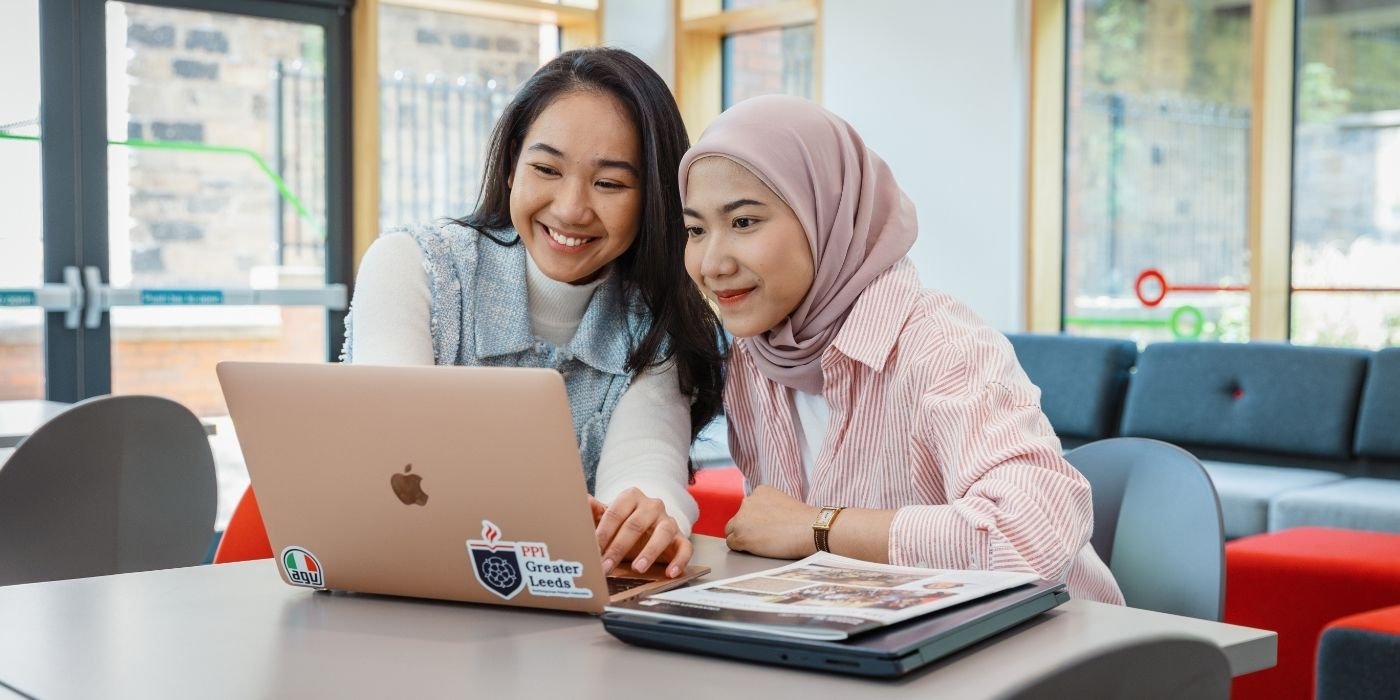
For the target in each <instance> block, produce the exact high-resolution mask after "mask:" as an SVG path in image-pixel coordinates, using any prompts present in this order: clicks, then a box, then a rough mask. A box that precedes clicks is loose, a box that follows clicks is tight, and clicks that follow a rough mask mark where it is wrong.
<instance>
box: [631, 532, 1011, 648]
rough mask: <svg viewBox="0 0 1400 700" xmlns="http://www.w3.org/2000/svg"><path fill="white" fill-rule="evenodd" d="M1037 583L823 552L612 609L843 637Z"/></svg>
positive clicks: (822, 637)
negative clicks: (907, 565)
mask: <svg viewBox="0 0 1400 700" xmlns="http://www.w3.org/2000/svg"><path fill="white" fill-rule="evenodd" d="M1038 580H1039V577H1038V576H1036V575H1035V574H1024V573H1012V572H1005V571H962V570H953V569H916V568H912V567H904V566H890V565H887V564H873V563H871V562H865V561H859V560H857V559H848V558H846V557H841V556H837V555H835V554H828V553H825V552H818V553H817V554H813V555H812V556H810V557H807V558H806V559H803V560H801V561H797V562H793V563H792V564H788V565H786V566H780V567H778V568H776V569H768V570H765V571H760V572H757V573H752V574H745V575H743V576H737V577H734V578H729V579H725V580H723V581H716V582H713V583H705V584H701V585H699V586H694V587H691V588H680V589H677V590H673V591H667V592H665V593H658V594H656V595H651V596H645V597H643V598H640V599H633V600H629V601H626V602H624V603H619V604H616V605H610V606H608V608H607V610H608V611H609V612H614V613H619V614H622V615H629V616H640V617H650V618H659V619H663V620H667V621H670V622H676V623H680V624H688V625H697V626H701V627H723V628H728V629H740V630H749V631H753V632H761V633H765V634H773V635H779V636H785V637H796V638H799V639H820V640H841V639H846V638H847V637H849V636H851V635H853V634H857V633H860V632H865V631H867V630H871V629H875V628H878V627H884V626H885V625H889V624H892V623H895V622H900V621H903V620H908V619H910V618H914V617H918V616H920V615H925V614H928V613H931V612H934V611H936V610H942V609H944V608H950V607H952V606H954V605H959V604H961V603H966V602H968V601H970V600H975V599H977V598H981V597H982V596H985V595H989V594H992V593H996V592H998V591H1004V590H1007V589H1009V588H1015V587H1016V586H1020V585H1024V584H1027V583H1031V582H1034V581H1038Z"/></svg>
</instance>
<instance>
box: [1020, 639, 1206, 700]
mask: <svg viewBox="0 0 1400 700" xmlns="http://www.w3.org/2000/svg"><path fill="white" fill-rule="evenodd" d="M1000 697H1001V700H1060V699H1061V698H1105V699H1107V698H1124V699H1125V700H1126V699H1128V698H1131V699H1132V700H1176V699H1177V698H1193V700H1227V699H1228V698H1229V697H1230V662H1229V660H1228V659H1226V658H1225V652H1223V651H1221V650H1220V647H1217V646H1215V645H1214V644H1212V643H1210V642H1209V641H1206V640H1204V639H1199V638H1195V637H1178V636H1168V635H1163V636H1158V637H1149V638H1147V639H1139V640H1134V641H1132V642H1128V643H1125V644H1113V645H1110V646H1108V647H1107V648H1100V649H1095V650H1092V651H1090V652H1087V653H1085V654H1084V655H1082V656H1080V657H1079V658H1077V659H1075V660H1074V661H1071V662H1070V663H1068V664H1065V665H1063V666H1061V667H1059V668H1057V669H1055V670H1054V671H1051V672H1050V673H1049V674H1048V675H1046V676H1044V677H1042V678H1036V679H1034V680H1032V681H1030V682H1028V683H1026V684H1025V685H1023V686H1021V687H1020V688H1017V689H1015V690H1013V691H1012V692H1010V693H1007V694H1004V695H1002V696H1000Z"/></svg>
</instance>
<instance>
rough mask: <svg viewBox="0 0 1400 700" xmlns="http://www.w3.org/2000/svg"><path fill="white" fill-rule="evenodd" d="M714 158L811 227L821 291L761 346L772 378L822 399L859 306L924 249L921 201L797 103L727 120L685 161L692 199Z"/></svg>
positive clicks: (750, 103)
mask: <svg viewBox="0 0 1400 700" xmlns="http://www.w3.org/2000/svg"><path fill="white" fill-rule="evenodd" d="M706 156H723V157H725V158H728V159H730V160H732V161H734V162H735V163H737V164H739V165H741V166H743V167H744V168H745V169H747V170H748V171H749V172H751V173H753V174H754V175H755V176H756V177H758V179H760V180H762V181H763V184H765V185H767V186H768V189H770V190H772V191H773V193H774V194H776V195H778V196H779V197H780V198H782V200H783V202H784V203H785V204H787V205H788V207H789V208H791V209H792V211H793V213H795V214H796V215H797V218H798V220H799V221H800V222H802V229H803V231H804V232H805V233H806V234H807V243H808V245H810V246H811V249H812V262H813V264H814V268H815V271H816V278H815V279H814V280H813V281H812V288H811V289H810V290H808V291H807V296H806V297H804V298H803V299H802V302H801V303H799V304H798V305H797V309H795V310H794V311H793V312H792V314H791V315H789V316H788V317H787V318H786V319H784V320H783V321H782V322H781V323H779V324H778V325H777V326H774V327H773V328H772V329H770V330H768V331H767V332H766V333H763V334H761V335H758V336H755V337H754V338H753V341H752V346H751V347H752V348H753V350H754V360H755V361H756V362H757V363H758V369H759V371H760V372H762V373H763V376H765V377H767V378H768V379H770V380H772V381H775V382H777V383H779V384H782V385H784V386H788V387H792V388H794V389H797V390H799V391H803V392H806V393H809V394H820V393H821V390H822V370H821V356H822V352H823V351H825V350H826V348H827V346H828V345H830V344H831V341H832V340H835V338H836V334H837V332H839V331H840V330H841V324H842V323H843V322H844V321H845V320H846V315H847V314H848V313H850V310H851V307H852V306H854V305H855V303H856V298H857V297H859V296H860V293H861V292H863V291H865V288H866V287H867V286H869V285H870V283H871V282H872V281H874V279H875V278H876V277H879V276H880V275H881V274H883V273H884V272H885V271H886V270H888V269H890V268H891V267H893V266H894V264H895V263H897V262H899V260H900V259H902V258H903V257H904V254H905V253H907V252H909V248H910V247H912V246H913V245H914V238H915V236H916V235H918V222H917V221H916V218H915V215H914V203H913V202H911V201H909V198H908V197H907V196H905V194H904V191H903V190H901V189H899V185H898V184H896V183H895V181H894V174H893V173H891V172H890V168H889V166H888V165H886V164H885V161H883V160H881V159H880V157H879V156H877V155H875V153H874V152H873V151H871V150H870V149H869V148H866V146H865V142H864V141H862V140H861V138H860V135H859V134H857V133H856V130H855V129H854V128H852V127H851V125H850V124H847V123H846V122H845V121H844V120H842V119H841V118H840V117H838V116H836V115H835V114H832V113H831V112H828V111H826V110H825V109H823V108H822V107H821V106H819V105H817V104H816V103H813V102H809V101H807V100H804V99H801V98H797V97H786V96H781V95H768V96H764V97H755V98H752V99H748V100H745V101H743V102H740V103H739V104H737V105H735V106H733V107H731V108H729V110H728V111H726V112H725V113H723V114H721V115H719V118H717V119H715V121H714V122H712V123H711V124H710V126H709V128H707V129H705V133H704V134H702V135H701V136H700V140H699V141H698V142H696V144H695V145H694V146H693V147H691V149H690V150H689V151H687V152H686V154H685V157H684V158H683V159H681V166H680V188H681V196H682V197H684V196H685V191H686V176H687V174H688V173H689V172H690V166H691V164H693V163H694V162H695V161H696V160H699V159H700V158H704V157H706Z"/></svg>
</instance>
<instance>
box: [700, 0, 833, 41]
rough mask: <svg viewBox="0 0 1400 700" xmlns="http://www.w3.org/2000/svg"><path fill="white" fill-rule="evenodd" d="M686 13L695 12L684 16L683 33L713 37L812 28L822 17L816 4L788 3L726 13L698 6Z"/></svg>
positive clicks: (805, 0)
mask: <svg viewBox="0 0 1400 700" xmlns="http://www.w3.org/2000/svg"><path fill="white" fill-rule="evenodd" d="M687 4H689V3H687ZM685 9H689V10H691V12H690V14H686V15H683V16H681V29H682V30H684V31H697V32H707V33H711V34H738V33H739V32H756V31H760V30H763V29H781V28H783V27H795V26H798V25H803V24H812V23H814V22H816V21H817V16H818V14H819V13H820V10H819V9H818V7H817V3H816V2H815V0H788V1H787V2H781V3H777V4H774V5H759V6H757V7H747V8H744V9H742V10H729V11H726V12H715V11H711V12H704V11H703V9H696V6H695V5H692V6H691V7H688V8H685Z"/></svg>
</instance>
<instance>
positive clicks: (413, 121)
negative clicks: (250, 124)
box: [272, 63, 511, 264]
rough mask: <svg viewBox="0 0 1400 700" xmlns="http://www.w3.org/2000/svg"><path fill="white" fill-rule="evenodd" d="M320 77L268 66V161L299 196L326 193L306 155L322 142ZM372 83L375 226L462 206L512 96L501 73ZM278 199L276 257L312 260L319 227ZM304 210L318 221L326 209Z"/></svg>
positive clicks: (470, 198) (453, 213)
mask: <svg viewBox="0 0 1400 700" xmlns="http://www.w3.org/2000/svg"><path fill="white" fill-rule="evenodd" d="M321 80H322V78H321V76H319V75H312V74H308V73H303V72H298V71H294V70H287V69H286V68H285V67H284V66H282V65H281V64H280V63H279V64H278V65H277V66H276V68H275V69H274V71H273V88H272V93H273V98H272V107H273V108H272V122H273V125H274V133H275V135H276V141H277V143H276V144H275V145H274V150H273V153H274V154H275V160H276V162H275V163H274V164H273V167H274V168H275V170H276V171H277V173H278V175H280V176H281V177H282V178H283V180H284V181H285V182H286V183H287V188H288V189H289V190H290V191H291V192H293V193H296V194H297V196H299V197H301V199H302V200H303V201H306V202H311V201H316V202H323V201H324V180H323V178H322V177H321V173H320V171H319V167H320V166H319V165H318V164H319V163H323V162H324V160H322V159H320V158H318V157H308V156H311V155H313V154H316V153H320V152H322V151H323V150H324V141H325V131H324V124H323V120H322V119H321V115H322V114H323V111H322V110H323V109H324V106H323V102H322V99H323V98H322V94H323V93H322V86H321ZM379 90H380V100H379V103H380V112H379V120H380V146H379V150H380V172H379V179H380V191H381V193H382V194H381V197H380V207H379V222H380V228H381V229H383V228H387V227H389V226H392V225H395V224H402V223H408V222H415V221H435V220H438V219H441V218H443V217H458V216H462V215H464V214H466V213H467V212H469V211H470V210H471V208H472V206H473V205H475V203H476V201H477V196H478V193H479V190H480V188H481V181H480V180H481V170H482V166H483V164H484V162H485V158H486V150H487V147H488V145H489V143H490V137H491V129H492V127H494V126H495V123H496V120H497V119H498V118H499V117H500V115H501V112H502V111H503V110H504V109H505V106H506V104H507V103H508V102H509V101H510V98H511V93H509V92H507V91H506V89H505V88H504V84H503V81H497V80H496V79H494V78H492V77H490V76H476V77H465V76H464V77H457V78H453V79H447V80H444V79H437V78H431V77H430V78H426V79H414V78H411V77H406V76H404V75H402V74H395V75H392V76H384V77H382V78H381V80H380V84H379ZM356 157H363V154H356ZM303 193H305V195H303ZM318 194H319V195H322V196H320V197H318V196H317V195H318ZM277 201H278V215H277V222H278V226H277V249H278V251H279V253H278V262H279V263H280V264H296V263H297V262H298V261H303V260H319V259H320V258H319V255H320V251H321V250H322V248H323V243H322V241H321V238H320V235H321V234H320V232H319V230H318V229H317V228H316V226H315V225H314V224H313V223H312V222H309V221H307V220H306V217H303V216H301V215H300V213H299V212H297V211H296V210H295V209H296V207H295V205H293V204H292V203H290V202H289V201H288V200H287V198H286V197H283V196H279V197H278V200H277ZM311 214H312V219H313V220H315V221H322V220H324V212H319V211H313V212H311Z"/></svg>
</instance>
